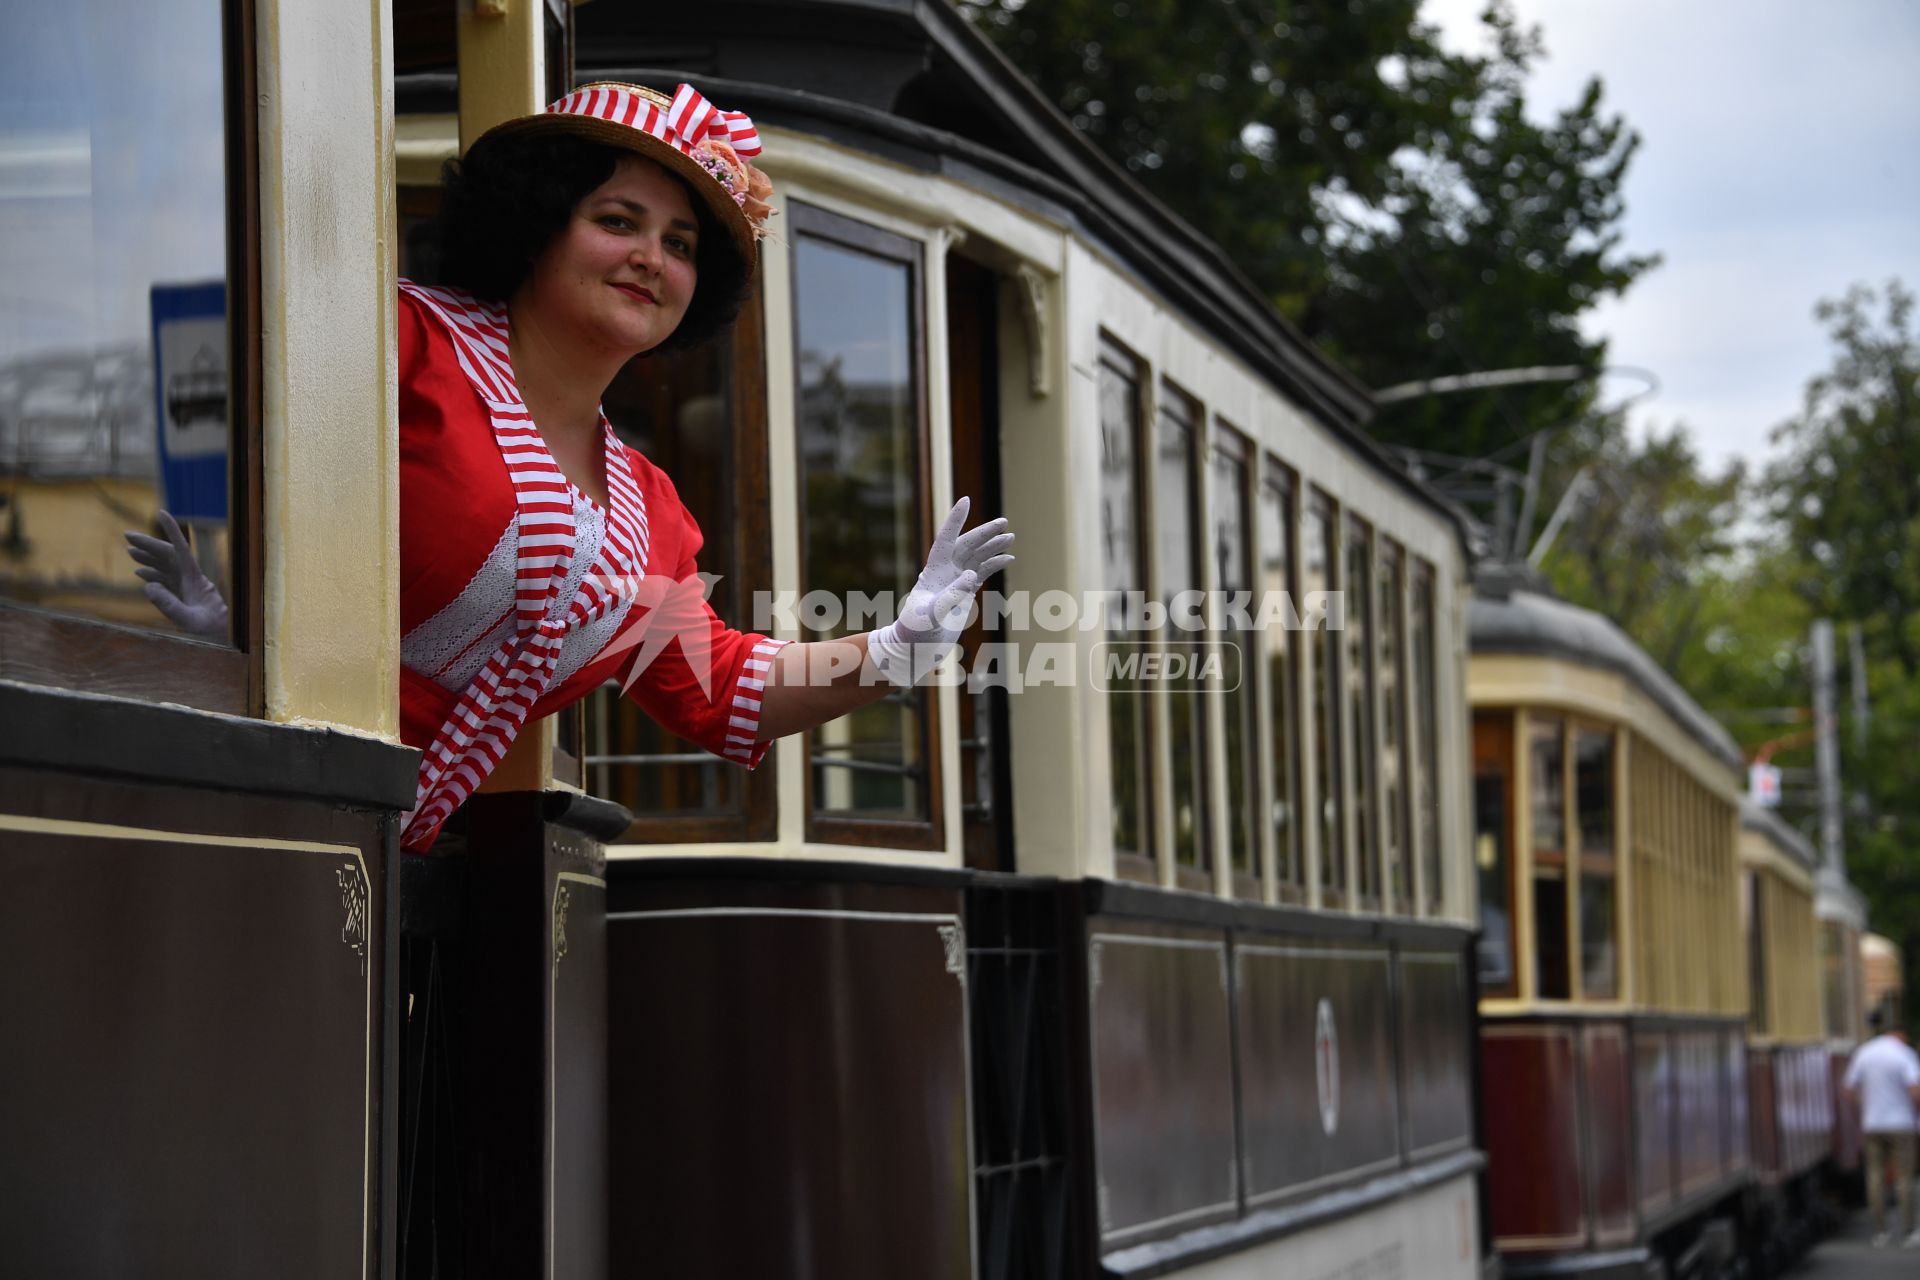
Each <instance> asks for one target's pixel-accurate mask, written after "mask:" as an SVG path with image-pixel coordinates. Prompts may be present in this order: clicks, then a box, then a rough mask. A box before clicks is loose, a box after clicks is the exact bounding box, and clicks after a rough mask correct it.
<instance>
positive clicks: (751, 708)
mask: <svg viewBox="0 0 1920 1280" xmlns="http://www.w3.org/2000/svg"><path fill="white" fill-rule="evenodd" d="M784 644H786V641H784V640H762V641H760V642H759V643H758V644H756V645H754V646H753V655H752V656H751V657H749V658H748V659H747V660H746V661H745V662H744V663H742V664H741V668H740V678H739V679H738V680H737V681H735V682H734V692H733V706H732V708H731V709H730V710H729V711H728V713H727V745H726V750H725V751H724V752H722V753H721V754H723V755H725V756H726V757H727V759H729V760H739V761H743V762H745V763H748V764H751V763H752V762H753V758H754V751H755V748H756V747H758V746H760V745H761V744H760V742H759V733H760V704H761V702H762V701H763V700H764V699H765V698H766V694H767V677H768V676H769V675H770V674H771V673H772V671H773V655H774V654H776V653H778V652H780V649H781V647H782V646H783V645H784Z"/></svg>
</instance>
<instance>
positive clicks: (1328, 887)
mask: <svg viewBox="0 0 1920 1280" xmlns="http://www.w3.org/2000/svg"><path fill="white" fill-rule="evenodd" d="M1336 514H1337V513H1336V512H1335V510H1334V506H1333V500H1332V499H1330V498H1328V497H1327V496H1326V495H1325V494H1324V493H1321V492H1320V491H1319V490H1317V489H1316V490H1314V491H1313V495H1312V497H1311V498H1310V499H1309V506H1308V514H1307V554H1306V562H1305V564H1304V565H1303V566H1302V579H1301V587H1302V589H1303V590H1304V591H1305V592H1306V594H1307V596H1308V597H1312V596H1313V595H1314V594H1315V593H1316V592H1319V593H1322V594H1323V595H1330V593H1332V592H1333V591H1334V590H1335V586H1336V583H1337V581H1338V579H1337V577H1336V574H1337V573H1338V565H1339V547H1340V544H1339V542H1338V541H1337V540H1336V535H1335V530H1336V529H1337V528H1338V525H1337V523H1336ZM1345 621H1346V624H1347V625H1348V626H1352V625H1353V620H1352V619H1351V618H1347V619H1346V620H1345ZM1326 623H1327V619H1326V618H1324V617H1322V618H1321V620H1320V622H1319V624H1318V625H1316V626H1315V627H1314V628H1313V630H1312V631H1311V632H1310V633H1309V636H1310V639H1309V641H1308V643H1309V644H1310V645H1311V646H1312V650H1311V654H1312V656H1311V661H1312V672H1313V795H1314V803H1315V805H1316V806H1317V807H1318V809H1319V821H1318V824H1317V830H1316V833H1315V834H1316V835H1317V836H1318V837H1319V876H1320V905H1321V906H1323V907H1343V906H1345V905H1346V902H1347V846H1346V835H1345V832H1344V831H1343V829H1342V828H1343V822H1344V812H1345V804H1344V797H1343V796H1342V793H1341V787H1342V786H1343V783H1342V781H1341V778H1342V771H1341V767H1340V670H1339V666H1338V657H1339V646H1338V643H1337V641H1336V640H1335V638H1334V632H1333V630H1332V629H1331V628H1329V627H1328V626H1327V625H1326Z"/></svg>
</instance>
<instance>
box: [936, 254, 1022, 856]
mask: <svg viewBox="0 0 1920 1280" xmlns="http://www.w3.org/2000/svg"><path fill="white" fill-rule="evenodd" d="M945 256H946V265H945V271H946V296H947V396H948V404H949V411H950V422H951V435H950V441H949V448H950V450H951V465H952V473H951V474H952V476H953V492H954V496H955V497H956V498H958V497H959V496H960V495H962V494H967V495H971V496H972V498H973V511H972V514H971V515H969V516H968V523H969V524H970V525H971V524H977V523H979V522H980V521H982V520H990V519H992V518H993V517H994V516H996V515H999V514H1000V513H1001V512H1002V510H1003V509H1004V502H1005V500H1004V495H1003V492H1002V489H1001V480H1000V367H999V361H1000V342H999V314H1000V291H1001V290H1002V289H1003V288H1010V287H1012V286H1011V285H1010V284H1009V283H1008V282H1007V281H1006V280H1005V279H1004V278H1003V277H1002V276H1001V275H1000V274H999V273H998V272H996V271H995V270H994V269H993V268H991V267H989V266H986V265H984V264H982V263H980V262H976V261H974V260H972V259H970V258H966V257H963V256H961V255H959V254H956V253H948V254H947V255H945ZM1008 589H1009V588H1008V586H1007V582H1006V579H1005V577H1004V576H1002V577H1000V578H996V579H994V580H993V581H991V582H989V583H988V584H987V587H986V590H985V591H983V592H982V595H983V596H984V595H985V594H986V591H1006V590H1008ZM994 622H995V625H994V626H992V627H988V626H987V625H986V618H985V616H984V610H983V611H982V615H981V616H979V617H976V618H975V619H974V620H973V622H972V624H971V625H969V626H968V627H967V629H966V632H965V633H964V634H963V635H962V636H961V641H960V644H961V655H962V665H963V666H964V667H965V669H967V670H968V671H971V670H973V669H974V662H975V658H976V656H977V655H978V654H979V651H980V646H981V645H982V644H1004V643H1005V642H1006V639H1007V628H1006V621H1005V618H1004V617H1001V618H996V619H995V620H994ZM957 692H958V693H959V695H960V696H959V715H958V720H959V725H958V740H959V748H960V795H959V801H960V815H961V816H960V844H961V850H962V853H963V856H964V860H965V865H966V867H967V869H968V870H970V871H1008V872H1010V871H1013V870H1014V869H1015V862H1014V851H1013V768H1012V759H1011V751H1010V747H1011V745H1012V742H1011V736H1010V729H1011V722H1010V719H1009V715H1008V707H1007V690H1006V689H1005V688H989V689H983V690H981V691H979V692H977V693H976V692H971V691H969V690H968V689H967V687H966V686H964V685H963V686H961V687H960V689H958V690H957Z"/></svg>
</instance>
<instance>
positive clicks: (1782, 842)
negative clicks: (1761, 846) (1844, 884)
mask: <svg viewBox="0 0 1920 1280" xmlns="http://www.w3.org/2000/svg"><path fill="white" fill-rule="evenodd" d="M1740 825H1741V826H1742V827H1743V828H1745V829H1746V830H1748V831H1752V832H1756V833H1758V834H1759V835H1762V836H1765V837H1766V838H1767V839H1769V840H1771V841H1773V843H1774V845H1775V847H1777V848H1778V849H1779V850H1780V851H1781V852H1782V853H1784V854H1786V855H1787V856H1788V857H1790V858H1792V859H1793V860H1794V861H1795V862H1797V863H1799V864H1800V865H1801V866H1803V867H1805V868H1806V869H1807V870H1809V871H1812V870H1814V869H1815V868H1817V867H1818V866H1819V865H1820V859H1819V857H1818V855H1817V854H1815V852H1814V849H1813V842H1812V841H1811V840H1808V839H1807V838H1806V837H1805V836H1804V835H1801V834H1800V832H1799V831H1797V830H1796V829H1794V827H1793V826H1792V825H1791V824H1789V823H1788V822H1787V820H1786V819H1785V818H1782V817H1781V816H1780V815H1779V814H1777V813H1775V812H1774V811H1773V810H1771V809H1762V808H1761V807H1760V806H1759V805H1757V804H1755V803H1754V802H1753V801H1751V800H1744V799H1743V800H1742V801H1741V802H1740Z"/></svg>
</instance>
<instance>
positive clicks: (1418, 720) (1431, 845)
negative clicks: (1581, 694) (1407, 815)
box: [1407, 560, 1447, 915]
mask: <svg viewBox="0 0 1920 1280" xmlns="http://www.w3.org/2000/svg"><path fill="white" fill-rule="evenodd" d="M1412 597H1413V601H1412V604H1413V607H1412V616H1411V619H1410V621H1409V625H1408V630H1407V644H1408V645H1409V646H1410V647H1411V648H1412V651H1413V652H1412V664H1411V667H1410V674H1411V676H1412V679H1413V756H1412V759H1413V769H1412V773H1413V778H1412V783H1411V786H1412V790H1413V814H1414V818H1413V829H1414V830H1415V831H1416V832H1417V833H1418V835H1419V838H1420V846H1419V847H1420V858H1421V861H1422V862H1423V863H1424V869H1425V877H1424V878H1425V881H1426V889H1425V893H1426V901H1425V902H1424V904H1423V907H1422V909H1423V910H1424V911H1425V913H1426V914H1429V915H1439V914H1441V913H1442V912H1444V911H1445V910H1446V897H1447V881H1446V864H1445V862H1444V861H1443V860H1442V859H1441V856H1440V793H1439V790H1438V788H1436V787H1435V786H1434V781H1433V779H1434V770H1436V769H1437V768H1439V765H1440V733H1439V701H1438V699H1439V692H1438V689H1437V686H1436V684H1435V681H1436V679H1437V677H1438V674H1439V663H1438V658H1437V654H1436V652H1435V647H1434V646H1435V640H1434V630H1433V566H1432V565H1430V564H1428V563H1427V562H1426V561H1424V560H1415V561H1414V562H1413V587H1412Z"/></svg>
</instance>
